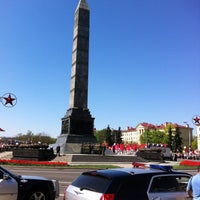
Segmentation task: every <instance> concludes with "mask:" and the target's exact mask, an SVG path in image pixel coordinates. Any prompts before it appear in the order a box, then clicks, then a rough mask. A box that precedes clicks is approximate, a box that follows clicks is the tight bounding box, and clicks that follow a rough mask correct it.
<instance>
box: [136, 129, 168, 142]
mask: <svg viewBox="0 0 200 200" xmlns="http://www.w3.org/2000/svg"><path fill="white" fill-rule="evenodd" d="M140 142H141V143H142V144H147V143H151V144H159V143H163V144H164V143H166V142H167V135H166V133H164V132H161V131H157V130H151V131H150V130H146V131H145V132H144V133H142V134H141V136H140Z"/></svg>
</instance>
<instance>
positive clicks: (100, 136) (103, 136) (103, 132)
mask: <svg viewBox="0 0 200 200" xmlns="http://www.w3.org/2000/svg"><path fill="white" fill-rule="evenodd" d="M106 132H107V129H102V130H100V131H96V133H95V137H96V139H97V142H98V143H103V142H104V141H106Z"/></svg>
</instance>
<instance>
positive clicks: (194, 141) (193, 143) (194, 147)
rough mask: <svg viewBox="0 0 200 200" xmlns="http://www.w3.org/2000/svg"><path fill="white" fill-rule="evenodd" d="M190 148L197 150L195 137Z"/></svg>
mask: <svg viewBox="0 0 200 200" xmlns="http://www.w3.org/2000/svg"><path fill="white" fill-rule="evenodd" d="M191 147H192V149H193V150H195V149H197V137H195V138H194V140H193V141H192V145H191Z"/></svg>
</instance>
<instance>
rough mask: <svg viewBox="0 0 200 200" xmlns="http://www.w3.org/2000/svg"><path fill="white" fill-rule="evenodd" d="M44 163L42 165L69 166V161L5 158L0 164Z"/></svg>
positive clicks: (0, 160)
mask: <svg viewBox="0 0 200 200" xmlns="http://www.w3.org/2000/svg"><path fill="white" fill-rule="evenodd" d="M3 164H13V165H42V166H67V165H68V163H67V162H49V161H32V160H4V159H0V165H3Z"/></svg>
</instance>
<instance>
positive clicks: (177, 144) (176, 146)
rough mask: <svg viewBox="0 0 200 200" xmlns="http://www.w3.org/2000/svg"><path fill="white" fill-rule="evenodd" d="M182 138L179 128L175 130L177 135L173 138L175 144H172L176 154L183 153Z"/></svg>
mask: <svg viewBox="0 0 200 200" xmlns="http://www.w3.org/2000/svg"><path fill="white" fill-rule="evenodd" d="M182 144H183V142H182V138H181V132H180V130H179V128H178V127H177V128H176V130H175V134H174V137H173V142H172V151H174V152H176V151H177V150H178V151H179V152H182V150H183V149H182Z"/></svg>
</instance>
